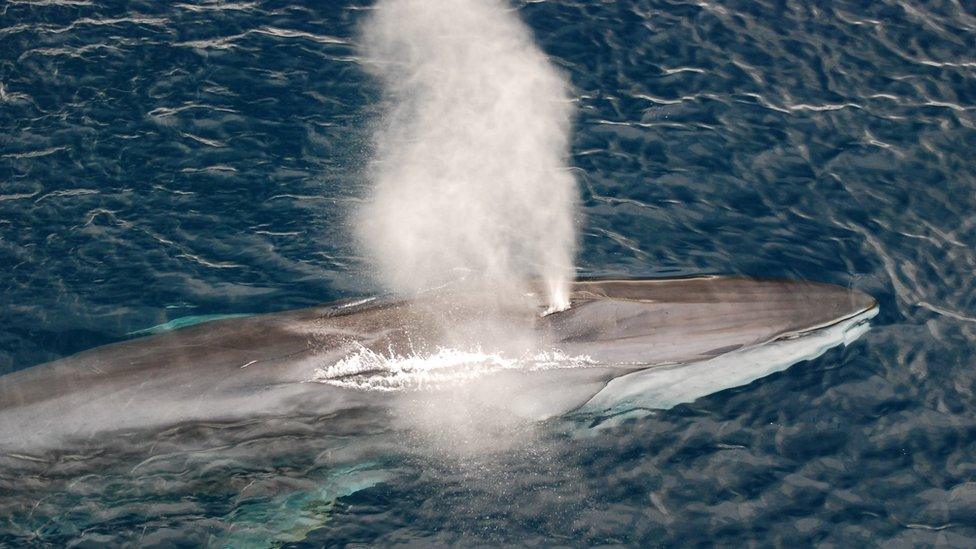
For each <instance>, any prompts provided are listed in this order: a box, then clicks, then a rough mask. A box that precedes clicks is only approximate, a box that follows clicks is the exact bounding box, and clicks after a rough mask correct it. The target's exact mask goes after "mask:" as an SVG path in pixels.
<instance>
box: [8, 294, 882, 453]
mask: <svg viewBox="0 0 976 549" xmlns="http://www.w3.org/2000/svg"><path fill="white" fill-rule="evenodd" d="M429 305H430V304H429V303H425V302H424V300H423V299H417V300H412V301H397V300H381V299H364V300H359V301H347V302H340V303H335V304H329V305H324V306H320V307H313V308H309V309H303V310H298V311H289V312H284V313H275V314H267V315H258V316H251V317H243V318H232V319H226V320H218V321H213V322H208V323H205V324H200V325H195V326H191V327H187V328H182V329H178V330H175V331H172V332H167V333H163V334H158V335H153V336H148V337H143V338H139V339H133V340H128V341H124V342H121V343H115V344H112V345H107V346H104V347H100V348H97V349H92V350H89V351H85V352H82V353H79V354H76V355H73V356H70V357H67V358H64V359H61V360H57V361H54V362H51V363H47V364H42V365H39V366H34V367H31V368H27V369H24V370H20V371H16V372H13V373H10V374H7V375H4V376H2V377H0V455H4V454H6V455H14V454H19V453H32V452H39V451H42V450H44V449H50V448H66V447H68V448H70V447H73V446H87V447H90V446H92V445H97V441H98V440H99V437H104V436H109V435H111V434H112V433H120V432H121V433H131V432H133V431H148V432H153V431H159V430H161V429H167V428H170V427H173V426H177V425H181V424H188V423H193V422H214V421H235V420H240V419H242V418H261V417H282V416H288V415H303V414H308V415H317V416H324V415H328V414H330V413H338V412H341V411H343V410H348V409H389V408H390V407H393V406H396V405H397V403H398V402H399V401H401V400H403V399H404V398H405V396H404V395H411V394H413V395H415V394H416V392H415V391H411V390H410V389H416V388H426V389H428V390H431V391H448V392H450V391H453V390H455V389H454V388H453V385H452V384H451V383H450V381H451V380H456V379H460V378H459V376H461V377H463V376H464V375H468V376H470V368H469V367H470V366H471V363H472V362H477V363H479V364H481V366H479V367H480V368H481V370H480V372H481V374H483V376H484V377H483V379H491V380H493V382H492V383H493V384H494V386H496V387H497V388H498V389H497V391H496V393H498V392H500V393H503V399H502V401H504V403H505V404H504V405H505V407H506V408H508V409H510V411H511V413H514V414H516V415H519V416H524V417H531V418H533V419H545V418H549V417H554V416H560V415H565V414H572V413H580V412H581V411H593V412H600V411H606V410H610V409H612V408H614V407H615V406H619V405H620V404H621V403H627V402H637V403H640V405H642V406H647V407H653V408H667V407H670V406H674V405H676V404H678V403H681V402H689V401H693V400H695V399H696V398H699V397H701V396H704V395H707V394H710V393H713V392H716V391H719V390H722V389H725V388H730V387H735V386H738V385H742V384H746V383H749V382H750V381H752V380H753V379H756V378H758V377H762V376H763V375H768V374H769V373H772V372H774V371H777V370H781V369H784V368H786V367H788V366H789V365H791V364H794V363H796V362H799V361H801V360H805V359H808V358H812V357H815V356H817V355H819V354H820V353H822V352H824V351H825V350H826V349H828V348H830V347H833V346H836V345H839V344H842V343H849V342H850V341H852V340H853V339H855V338H856V337H857V336H859V335H860V334H861V333H862V332H863V331H864V330H866V329H867V324H866V323H867V321H868V320H869V319H870V318H871V317H873V316H874V315H875V314H876V313H877V310H878V308H877V304H876V302H875V301H874V300H873V299H872V298H871V297H869V296H867V295H865V294H863V293H860V292H857V291H852V290H849V289H847V288H842V287H839V286H834V285H828V284H820V283H812V282H790V281H781V280H756V279H749V278H737V277H719V276H708V277H696V278H672V279H641V280H583V281H578V282H576V283H574V285H573V288H572V294H571V307H570V308H569V309H567V310H565V311H561V312H557V313H553V314H549V315H546V316H541V317H540V316H538V315H534V314H531V313H530V314H522V313H512V315H513V316H512V317H511V318H509V319H507V321H506V323H507V324H511V325H513V326H515V327H516V328H518V330H520V331H521V330H523V329H524V328H525V327H526V326H527V327H528V328H529V331H530V332H531V333H532V334H533V341H534V346H535V347H534V351H533V352H534V353H535V354H533V355H531V356H532V357H538V356H541V357H542V358H530V359H526V358H525V356H529V355H525V356H523V357H522V358H520V359H518V360H507V359H506V360H503V359H501V358H498V357H494V358H491V360H489V361H488V363H489V366H490V367H485V366H484V363H485V360H484V358H485V356H486V352H485V351H478V352H474V353H469V354H468V355H465V354H464V353H457V352H454V354H451V352H452V351H450V347H451V345H452V342H451V340H450V338H449V337H447V335H446V334H447V333H448V331H449V330H448V329H447V328H448V327H450V326H451V325H453V324H455V320H456V319H452V318H449V317H450V315H448V318H445V316H444V313H443V309H442V308H439V307H434V306H429ZM509 321H510V322H509ZM479 329H480V328H479V327H478V326H477V325H475V326H474V328H473V331H474V332H478V330H479ZM445 349H448V350H447V351H445ZM444 353H447V354H444ZM479 353H480V354H479ZM417 356H421V357H423V356H427V357H431V356H433V357H440V358H441V359H444V360H442V362H443V363H444V364H445V367H444V368H442V369H439V370H436V371H434V372H431V371H426V372H418V371H417V369H416V368H415V367H413V366H411V364H414V363H413V362H409V360H411V357H413V359H416V357H417ZM472 356H473V357H474V358H472ZM445 357H446V358H445ZM492 360H494V362H492ZM405 361H406V362H405ZM476 370H477V369H476ZM421 374H422V375H421ZM433 374H436V375H434V376H433V377H431V376H432V375H433ZM418 376H419V377H418ZM437 376H440V377H437ZM452 376H453V377H452ZM432 379H433V381H431V380H432ZM438 380H439V381H438ZM498 380H501V381H500V382H498ZM471 383H474V384H477V383H480V381H479V380H474V381H473V382H471ZM496 396H497V395H496ZM478 397H479V398H481V397H484V395H479V396H478ZM484 398H491V397H484ZM389 415H390V414H389V413H387V417H389Z"/></svg>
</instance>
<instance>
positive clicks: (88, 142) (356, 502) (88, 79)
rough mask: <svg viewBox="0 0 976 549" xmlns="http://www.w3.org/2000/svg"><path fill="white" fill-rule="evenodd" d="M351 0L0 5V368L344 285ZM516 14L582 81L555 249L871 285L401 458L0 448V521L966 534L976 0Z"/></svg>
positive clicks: (970, 532) (908, 542)
mask: <svg viewBox="0 0 976 549" xmlns="http://www.w3.org/2000/svg"><path fill="white" fill-rule="evenodd" d="M364 8H368V3H365V2H363V3H352V4H345V3H341V2H283V1H280V2H262V1H253V2H249V1H241V2H236V3H235V2H196V1H193V0H187V1H186V2H183V3H177V2H114V1H108V0H90V1H89V0H64V1H58V0H37V1H27V0H15V1H11V0H7V1H5V2H3V3H0V373H3V372H9V371H12V370H17V369H21V368H26V367H28V366H31V365H33V364H37V363H41V362H45V361H48V360H52V359H55V358H57V357H61V356H65V355H68V354H71V353H74V352H77V351H80V350H83V349H88V348H91V347H95V346H98V345H102V344H105V343H109V342H113V341H118V340H120V339H124V338H127V337H130V335H129V334H131V333H132V332H135V331H138V330H142V329H145V328H148V327H151V326H154V325H158V324H162V323H165V322H168V321H172V320H175V319H180V318H183V317H189V316H198V315H212V314H237V313H258V312H266V311H276V310H285V309H291V308H296V307H300V306H304V305H309V304H313V303H319V302H323V301H328V300H331V299H336V298H339V297H344V296H349V295H358V294H361V293H363V292H368V291H369V290H370V288H369V286H368V285H367V283H366V277H365V276H363V274H362V270H361V265H362V261H361V258H359V257H357V256H356V252H355V250H354V249H353V247H352V246H351V244H350V241H349V238H348V236H347V235H348V234H349V233H348V231H347V228H346V226H345V223H346V212H348V210H349V206H350V204H352V203H353V202H354V201H355V200H356V199H357V198H358V197H360V196H362V194H363V190H364V185H365V181H364V178H363V174H362V170H363V167H364V166H365V164H366V162H367V161H368V158H369V153H370V151H369V149H368V143H369V134H370V130H371V126H370V124H371V123H372V121H373V120H375V117H376V115H377V112H378V108H379V107H378V99H379V98H380V90H379V89H378V87H377V83H376V82H374V81H373V80H371V79H370V78H369V77H368V76H367V75H366V74H365V73H364V72H363V71H362V70H361V67H360V65H359V64H358V63H357V59H356V50H355V44H354V42H355V39H356V38H355V28H356V23H357V21H359V20H360V19H361V17H362V16H363V15H364V13H365V12H364ZM518 11H519V13H520V15H521V17H522V18H523V19H524V20H525V21H527V22H528V23H529V25H530V26H531V28H532V29H533V30H534V32H535V34H536V37H537V39H538V40H539V42H540V43H541V45H542V47H543V49H544V50H545V51H546V52H547V53H548V54H549V55H551V56H552V58H553V61H554V62H555V63H556V64H558V65H559V66H560V67H561V68H562V69H564V70H565V71H566V73H567V74H568V75H569V77H570V79H571V81H572V83H573V85H574V87H575V94H576V98H577V99H578V105H579V117H578V120H577V124H576V132H575V137H574V141H573V156H572V164H573V165H574V166H575V167H576V173H577V176H578V178H579V181H580V184H581V189H582V196H583V208H582V210H583V211H582V217H581V220H580V221H581V226H582V227H583V229H582V240H581V251H580V255H579V258H578V268H579V273H580V274H581V275H629V276H638V275H640V276H647V275H656V276H663V275H674V274H696V273H743V274H748V275H756V276H776V277H789V278H799V279H811V280H818V281H824V282H832V283H836V284H841V285H845V286H851V287H854V288H858V289H861V290H864V291H866V292H868V293H870V294H872V295H874V296H875V297H876V298H877V299H878V300H879V301H880V303H881V307H882V312H881V315H880V316H879V317H878V318H877V319H876V321H875V323H874V324H875V328H874V329H873V330H872V331H871V332H869V333H868V334H867V335H866V336H864V337H863V338H862V339H861V340H859V341H858V342H856V343H855V344H854V345H852V346H850V347H847V348H845V349H838V350H834V351H831V352H829V353H828V354H826V355H825V356H823V357H821V358H819V359H817V360H815V361H812V362H807V363H802V364H799V365H797V366H794V367H793V368H791V369H790V370H788V371H786V372H783V373H780V374H775V375H772V376H770V377H767V378H764V379H762V380H759V381H757V382H755V383H753V384H751V385H749V386H747V387H742V388H738V389H733V390H728V391H724V392H721V393H718V394H715V395H712V396H709V397H706V398H703V399H700V400H699V401H697V402H695V403H693V404H691V405H682V406H679V407H677V408H675V409H673V410H669V411H665V412H659V413H657V414H655V415H654V416H652V417H650V418H643V419H639V420H630V421H628V422H625V423H624V424H622V425H620V426H616V427H613V428H606V429H600V430H595V431H593V432H592V433H589V434H587V435H586V436H580V435H579V434H578V433H576V434H573V435H570V434H568V431H566V430H564V429H556V428H553V429H552V430H551V431H548V432H546V433H545V434H543V435H542V439H543V442H536V443H533V444H530V445H527V446H526V447H523V448H517V449H513V450H511V451H509V452H505V453H503V454H502V455H492V456H490V457H486V458H484V459H481V460H479V459H477V458H474V457H471V458H469V459H466V460H463V462H458V461H457V460H454V459H443V460H438V459H432V458H429V457H418V456H416V455H413V456H411V455H407V456H404V457H403V458H402V459H399V460H396V461H395V463H390V464H387V465H386V466H385V467H384V470H388V471H392V474H390V475H389V476H387V477H384V478H382V479H378V480H377V479H374V480H372V481H369V482H363V483H362V486H361V487H364V488H363V489H361V490H359V491H355V490H351V489H344V490H338V491H336V490H333V491H332V492H330V493H332V496H316V497H307V498H305V499H301V498H298V497H296V498H293V499H291V500H287V501H284V500H282V499H281V498H278V499H275V497H276V496H275V494H277V492H276V491H275V490H274V489H272V488H268V487H267V486H266V487H265V488H264V492H263V496H260V497H258V498H257V499H254V498H253V497H252V498H250V499H248V498H244V499H242V497H243V496H242V494H243V492H244V490H245V485H247V482H245V481H253V480H255V479H258V478H263V479H265V480H267V479H275V480H276V481H278V482H279V485H281V486H284V485H285V484H287V483H286V482H285V480H290V481H291V482H292V484H289V485H288V486H289V490H292V492H294V490H295V486H297V485H298V483H300V482H301V479H303V478H312V477H315V478H319V479H321V478H325V477H328V474H334V473H335V472H334V471H333V472H331V473H328V474H325V473H321V472H317V473H315V474H311V473H309V471H312V470H313V469H314V464H311V463H300V462H299V461H296V458H294V456H292V457H291V458H289V459H290V461H288V460H285V461H281V460H277V458H270V457H269V458H268V461H267V462H266V463H264V464H263V465H261V467H259V468H258V469H253V468H252V469H248V470H246V471H243V470H241V469H240V468H235V467H236V466H234V465H233V464H231V465H227V464H224V465H223V466H216V465H213V464H209V465H208V464H205V463H197V464H195V466H194V467H189V466H186V465H185V463H184V467H183V468H181V469H178V470H174V471H169V472H168V473H167V475H168V476H165V477H164V476H155V477H152V478H140V480H139V481H138V482H137V481H136V480H135V477H137V476H138V475H137V474H135V473H134V472H133V471H135V469H131V468H130V467H131V464H129V465H127V466H125V467H123V468H122V469H121V472H120V473H118V474H115V475H114V476H111V477H109V478H103V477H99V478H97V479H94V480H93V479H92V478H89V477H84V478H73V477H71V475H70V474H64V473H63V471H62V473H59V474H62V476H61V477H59V479H60V480H59V483H55V488H50V487H48V488H45V486H46V485H45V484H44V483H45V482H47V481H46V480H44V476H43V474H41V473H38V476H37V478H36V479H34V477H31V479H33V480H36V482H33V480H31V479H27V481H25V479H23V478H8V477H6V476H3V477H2V478H0V494H2V493H4V492H6V495H0V544H9V545H11V546H15V545H22V544H25V543H33V544H54V545H63V544H68V543H74V542H78V543H81V544H83V545H84V544H88V545H89V546H95V545H96V544H104V543H109V544H113V543H125V542H128V543H136V542H140V543H144V544H150V543H158V544H161V545H164V546H166V545H173V544H180V543H184V544H191V545H195V544H201V543H225V541H222V540H226V539H228V538H227V533H226V530H227V524H228V523H231V522H233V521H234V520H236V519H240V518H241V517H242V516H245V515H247V514H248V513H251V515H250V516H251V519H250V520H251V522H252V523H255V522H257V523H260V522H261V521H262V520H263V519H262V518H261V517H263V516H264V515H262V514H261V513H262V512H264V511H261V512H258V511H253V508H254V506H255V505H257V503H255V502H258V503H260V504H262V505H265V506H266V507H267V506H272V507H273V506H278V507H279V508H280V509H286V510H287V509H291V511H289V512H291V513H293V514H302V513H304V515H303V516H307V517H312V518H310V519H309V524H308V525H306V526H304V527H302V528H297V529H294V528H293V530H295V531H297V532H298V533H297V534H295V535H293V536H292V537H291V538H280V539H282V540H283V541H288V540H291V541H293V542H296V543H299V544H307V545H309V546H316V545H335V544H346V543H357V542H358V543H376V544H384V545H385V544H392V543H396V542H413V543H418V544H431V543H436V544H465V545H469V544H479V543H486V544H553V543H555V544H565V545H583V544H587V545H598V544H607V545H652V546H655V545H663V546H667V545H682V546H687V545H697V544H710V543H720V544H727V545H743V544H748V543H756V544H762V545H766V544H770V545H788V544H800V545H807V544H811V543H821V544H827V545H834V546H862V545H873V544H882V543H884V544H895V546H913V545H929V544H934V543H944V544H947V545H950V546H971V545H972V544H973V543H976V413H974V398H976V395H974V391H976V367H974V366H976V360H974V358H973V357H974V351H976V291H974V289H973V272H974V269H976V251H974V247H976V162H974V161H973V151H974V150H976V53H974V52H976V7H974V5H973V4H972V3H971V2H968V1H965V0H946V1H941V2H940V1H933V2H924V3H909V2H900V1H896V0H883V1H862V2H858V1H829V2H796V1H786V2H774V1H752V0H750V1H741V2H740V1H714V2H707V1H701V2H689V3H685V2H669V1H656V0H655V1H650V2H634V1H630V0H626V1H620V2H599V3H598V2H580V3H570V2H532V3H520V4H518ZM307 444H308V445H309V448H308V450H309V454H310V455H312V456H314V455H315V450H316V448H315V444H316V443H315V442H308V443H307ZM206 467H210V469H208V470H207V471H208V472H200V471H201V470H202V469H205V468H206ZM306 473H307V474H306ZM320 473H321V474H320ZM208 475H209V476H208ZM262 475H263V476H262ZM228 478H232V479H243V480H241V481H240V482H239V483H237V484H235V483H234V482H223V481H222V480H221V479H223V480H226V479H228ZM329 478H331V477H329ZM86 479H88V480H86ZM48 480H49V479H48ZM25 482H26V485H25ZM32 482H33V484H32ZM268 482H269V483H270V482H271V481H270V480H269V481H268ZM25 486H26V487H25ZM247 486H250V485H247ZM314 490H315V487H314V483H308V485H301V490H299V492H302V493H306V494H307V493H311V492H314ZM292 492H289V493H292ZM340 492H353V493H351V494H349V495H342V494H341V493H340ZM282 493H283V492H282ZM262 497H263V498H264V499H261V498H262ZM283 501H284V502H283ZM242 502H243V503H242ZM248 506H251V507H248ZM254 517H257V518H254ZM267 522H268V523H271V522H273V521H271V520H270V519H268V521H267ZM279 522H280V521H279ZM281 528H285V527H281ZM303 538H304V541H297V540H301V539H303ZM253 539H254V540H256V542H259V543H258V544H259V545H261V544H263V545H267V540H266V539H264V538H261V537H260V536H257V537H254V538H253ZM233 543H235V544H240V543H243V542H241V541H240V539H237V541H235V542H233Z"/></svg>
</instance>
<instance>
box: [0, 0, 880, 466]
mask: <svg viewBox="0 0 976 549" xmlns="http://www.w3.org/2000/svg"><path fill="white" fill-rule="evenodd" d="M361 49H362V54H363V65H364V67H365V68H366V69H367V70H369V71H371V72H372V73H373V74H374V75H376V76H377V78H378V79H379V81H380V82H381V83H382V84H383V86H384V89H386V90H387V92H388V95H387V103H388V109H387V113H386V114H385V116H384V117H383V118H382V119H381V120H380V121H379V123H378V124H377V129H376V133H375V146H374V149H375V157H374V161H373V163H372V164H371V166H370V168H369V174H368V176H369V177H368V179H369V180H370V182H371V186H370V189H369V192H368V193H367V196H366V198H365V200H364V202H363V204H362V206H361V207H360V208H359V209H358V210H357V211H356V212H354V214H353V215H352V220H353V233H354V235H355V238H356V240H357V242H358V243H359V244H360V246H361V249H362V250H363V251H364V253H365V255H366V257H367V258H368V259H369V260H370V262H371V265H372V267H373V269H372V272H374V273H375V276H376V281H377V283H378V284H379V285H380V286H381V287H382V288H383V289H384V292H385V293H384V295H386V297H383V298H377V299H364V300H359V301H353V302H345V303H337V304H332V305H326V306H322V307H316V308H311V309H306V310H301V311H293V312H286V313H278V314H271V315H262V316H255V317H248V318H237V319H227V320H222V321H216V322H212V323H208V324H203V325H198V326H193V327H189V328H184V329H181V330H177V331H173V332H169V333H165V334H161V335H156V336H151V337H147V338H142V339H136V340H131V341H127V342H122V343H117V344H114V345H109V346H106V347H102V348H99V349H94V350H91V351H86V352H83V353H80V354H78V355H75V356H72V357H68V358H65V359H62V360H59V361H55V362H52V363H49V364H45V365H41V366H37V367H33V368H29V369H26V370H21V371H18V372H14V373H12V374H8V375H6V376H3V377H0V454H7V455H13V454H19V453H31V452H33V451H41V450H43V449H46V448H52V447H65V446H68V447H70V446H74V445H82V446H90V445H93V444H95V445H97V444H98V441H99V440H100V437H104V436H105V435H109V434H111V433H119V432H125V433H131V432H133V431H145V432H150V433H153V432H159V431H160V430H162V429H167V428H170V427H172V426H175V425H181V424H187V423H193V422H214V421H235V420H239V419H241V418H262V417H281V416H324V415H329V414H334V413H339V412H341V411H343V410H351V409H357V410H360V409H361V410H368V411H373V412H374V413H375V415H374V416H372V417H374V419H375V421H376V422H392V423H396V422H397V421H399V420H400V419H402V417H403V416H404V415H406V414H400V413H399V412H400V411H402V410H408V409H409V406H410V403H411V402H415V401H416V398H417V395H418V394H419V395H422V396H423V397H424V398H426V397H427V396H429V398H430V401H431V402H434V403H435V404H436V405H437V406H441V410H440V411H441V412H442V413H441V415H442V416H450V415H457V414H467V415H472V414H473V415H492V416H505V417H511V418H518V419H519V420H521V419H525V418H528V419H531V420H541V419H545V418H550V417H554V416H560V415H565V414H573V413H587V412H593V413H601V412H606V411H608V410H612V409H614V408H616V407H620V406H642V407H658V408H667V407H670V406H674V405H675V404H678V403H681V402H690V401H692V400H694V399H696V398H698V397H701V396H704V395H707V394H710V393H712V392H715V391H719V390H722V389H725V388H729V387H734V386H738V385H742V384H745V383H749V382H750V381H752V380H754V379H757V378H759V377H762V376H763V375H767V374H769V373H771V372H774V371H777V370H781V369H783V368H786V367H788V366H789V365H791V364H794V363H796V362H798V361H800V360H804V359H809V358H812V357H815V356H818V355H819V354H820V353H822V352H824V351H825V350H826V349H828V348H830V347H833V346H836V345H839V344H842V343H849V342H850V341H851V340H853V339H854V338H856V337H857V336H858V335H860V334H861V333H862V332H863V330H865V329H866V326H867V324H866V322H867V321H868V320H869V319H870V318H871V317H872V316H874V314H876V312H877V305H876V303H875V302H874V300H873V299H871V298H870V297H868V296H866V295H863V294H861V293H858V292H855V291H850V290H848V289H845V288H840V287H837V286H831V285H825V284H816V283H807V282H786V281H762V280H750V279H744V278H735V277H712V276H709V277H698V278H683V279H658V280H589V281H585V280H584V281H577V282H573V276H572V273H573V268H572V263H573V257H574V255H575V247H576V237H575V229H574V224H575V221H574V220H575V217H576V202H577V190H576V185H575V182H574V180H573V177H572V175H571V172H570V170H569V169H568V156H569V136H570V130H571V125H572V124H571V122H572V116H573V102H572V100H571V96H570V93H569V87H568V85H567V83H566V80H565V78H564V77H563V76H562V75H561V74H560V73H559V72H558V71H557V70H556V69H555V68H554V67H553V66H552V65H551V64H550V63H549V61H548V60H547V59H546V57H545V55H544V54H543V53H542V52H541V51H540V50H539V49H538V48H537V46H536V45H535V44H534V43H533V41H532V39H531V34H530V32H529V31H528V29H527V28H526V27H525V26H524V25H523V24H522V23H521V22H520V21H519V20H518V19H517V17H516V16H515V14H514V13H512V12H511V11H509V10H508V9H507V8H506V6H505V5H504V4H502V3H500V2H496V1H493V0H460V1H435V0H381V1H380V2H379V3H378V4H377V5H376V6H375V9H374V10H373V11H372V13H371V14H370V15H369V16H368V17H367V20H366V22H365V23H364V26H363V30H362V45H361ZM445 395H446V396H445ZM452 395H453V397H452ZM457 395H461V398H460V399H459V398H455V397H457ZM459 401H463V404H459ZM391 411H392V413H391Z"/></svg>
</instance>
